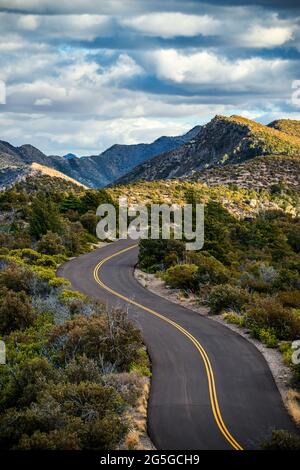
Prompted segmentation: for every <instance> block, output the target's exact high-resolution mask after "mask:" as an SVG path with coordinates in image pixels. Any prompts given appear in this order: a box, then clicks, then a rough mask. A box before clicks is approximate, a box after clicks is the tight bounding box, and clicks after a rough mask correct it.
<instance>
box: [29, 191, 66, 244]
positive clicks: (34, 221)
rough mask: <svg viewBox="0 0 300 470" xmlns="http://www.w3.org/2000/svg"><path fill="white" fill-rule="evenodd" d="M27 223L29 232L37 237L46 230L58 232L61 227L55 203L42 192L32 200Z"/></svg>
mask: <svg viewBox="0 0 300 470" xmlns="http://www.w3.org/2000/svg"><path fill="white" fill-rule="evenodd" d="M29 223H30V233H31V235H32V236H34V237H35V238H37V239H39V238H41V237H42V235H45V234H46V233H47V232H48V231H52V232H57V233H59V232H60V231H61V229H62V221H61V219H60V217H59V212H58V210H57V207H56V206H55V203H54V202H53V200H52V199H51V198H50V197H48V196H45V195H44V194H42V193H39V194H38V196H37V197H36V198H34V200H33V201H32V205H31V215H30V220H29Z"/></svg>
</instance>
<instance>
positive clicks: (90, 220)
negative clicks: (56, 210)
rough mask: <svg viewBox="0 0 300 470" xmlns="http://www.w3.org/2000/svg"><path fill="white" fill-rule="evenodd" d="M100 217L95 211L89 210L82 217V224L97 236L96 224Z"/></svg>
mask: <svg viewBox="0 0 300 470" xmlns="http://www.w3.org/2000/svg"><path fill="white" fill-rule="evenodd" d="M98 221H99V217H98V216H97V215H96V213H95V212H93V211H88V212H86V213H85V214H83V215H82V216H81V217H80V222H81V224H82V226H83V227H84V228H85V229H86V230H87V231H88V232H89V233H90V234H92V235H95V236H96V226H97V223H98Z"/></svg>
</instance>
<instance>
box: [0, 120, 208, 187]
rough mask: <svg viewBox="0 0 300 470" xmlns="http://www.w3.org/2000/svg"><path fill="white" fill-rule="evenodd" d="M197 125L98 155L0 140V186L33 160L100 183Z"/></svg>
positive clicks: (85, 182)
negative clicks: (46, 149)
mask: <svg viewBox="0 0 300 470" xmlns="http://www.w3.org/2000/svg"><path fill="white" fill-rule="evenodd" d="M200 129H201V127H200V126H196V127H194V128H193V129H191V130H190V131H189V132H187V133H186V134H184V135H182V136H175V137H160V138H159V139H157V140H155V141H154V142H152V143H150V144H136V145H113V146H112V147H110V148H109V149H107V150H106V151H105V152H103V153H101V154H99V155H94V156H86V157H82V158H77V157H76V156H75V155H73V154H67V155H66V156H64V157H60V156H56V155H50V156H47V155H45V154H44V153H43V152H41V151H40V150H39V149H37V148H35V147H33V146H32V145H29V144H26V145H22V146H20V147H14V146H13V145H11V144H10V143H8V142H5V141H0V187H1V186H3V184H9V183H10V181H11V180H13V178H14V177H16V176H17V175H18V172H24V171H25V169H26V165H31V164H32V163H38V164H40V165H43V166H47V167H49V168H53V169H55V170H57V171H59V172H61V173H64V174H65V175H67V176H69V177H70V178H73V179H74V180H76V181H78V182H79V183H81V184H83V185H85V186H88V187H92V188H99V187H103V186H106V185H108V184H110V183H112V182H113V181H114V180H115V179H117V178H119V177H120V176H122V175H123V174H125V173H127V172H128V171H129V170H131V169H132V168H134V167H135V166H136V165H138V164H139V163H141V162H143V161H145V160H146V159H148V158H152V157H153V156H156V155H158V154H160V153H163V152H166V151H169V150H173V149H175V148H176V147H178V146H180V145H182V144H183V143H185V142H187V141H189V140H190V139H192V138H193V137H194V136H195V135H196V134H197V133H198V132H199V131H200ZM8 174H9V175H10V177H8Z"/></svg>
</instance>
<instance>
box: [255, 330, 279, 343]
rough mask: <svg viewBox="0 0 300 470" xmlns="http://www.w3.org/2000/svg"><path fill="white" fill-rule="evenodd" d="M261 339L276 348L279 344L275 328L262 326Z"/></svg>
mask: <svg viewBox="0 0 300 470" xmlns="http://www.w3.org/2000/svg"><path fill="white" fill-rule="evenodd" d="M259 339H260V340H261V341H262V342H263V343H264V344H265V345H266V346H267V347H268V348H276V347H277V346H278V339H277V337H276V334H275V333H274V330H272V329H271V328H262V329H261V330H260V331H259Z"/></svg>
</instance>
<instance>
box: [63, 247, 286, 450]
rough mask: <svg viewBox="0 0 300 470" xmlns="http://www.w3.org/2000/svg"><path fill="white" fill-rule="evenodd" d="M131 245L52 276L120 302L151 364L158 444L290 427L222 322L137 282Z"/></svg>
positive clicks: (259, 360) (212, 445)
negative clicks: (137, 329)
mask: <svg viewBox="0 0 300 470" xmlns="http://www.w3.org/2000/svg"><path fill="white" fill-rule="evenodd" d="M137 257H138V248H137V246H136V245H134V244H133V242H132V241H129V240H128V241H127V240H122V241H118V242H116V243H112V244H109V245H107V246H105V247H102V248H99V249H97V250H95V251H93V252H92V253H88V254H84V255H82V256H80V257H79V258H75V259H72V260H71V261H69V262H67V263H66V264H64V265H63V266H61V267H60V269H59V271H58V274H59V275H60V276H63V277H65V278H67V279H69V280H70V281H71V283H72V286H73V287H74V288H75V289H76V290H78V291H81V292H83V293H85V294H88V295H90V296H93V297H97V298H100V299H102V300H104V301H106V302H107V303H108V305H110V306H126V308H127V309H128V314H129V316H130V318H131V319H132V320H133V321H134V322H136V323H137V324H138V325H139V326H140V328H141V329H142V332H143V337H144V341H145V343H146V345H147V348H148V351H149V354H150V357H151V362H152V383H151V393H150V400H149V408H148V432H149V435H150V437H151V439H152V441H153V443H154V445H155V446H156V447H157V448H158V449H164V450H168V449H180V450H184V449H199V450H201V449H236V450H242V449H255V448H259V446H260V443H261V442H262V440H264V439H266V438H267V437H269V436H270V434H271V431H272V430H273V429H287V430H290V431H292V432H293V431H295V429H294V425H293V423H292V422H291V420H290V418H289V416H288V414H287V412H286V410H285V408H284V405H283V403H282V400H281V396H280V394H279V392H278V389H277V387H276V385H275V382H274V380H273V377H272V375H271V372H270V370H269V368H268V365H267V363H266V362H265V360H264V358H263V356H262V355H261V354H260V352H259V351H258V350H257V349H256V348H255V346H254V345H252V344H250V343H249V342H248V341H247V340H246V339H244V338H243V337H241V336H239V335H238V334H236V333H235V332H233V331H231V330H229V329H228V328H226V327H225V326H223V325H221V324H219V323H216V322H214V321H212V320H210V319H209V318H206V317H202V316H200V315H199V314H198V313H196V312H193V311H191V310H188V309H186V308H184V307H182V306H180V305H177V304H174V303H172V302H170V301H167V300H165V299H163V298H161V297H159V296H157V295H155V294H153V293H151V292H149V291H148V290H146V289H145V288H144V287H143V286H141V285H140V284H139V283H138V282H137V281H136V280H135V278H134V274H133V271H134V266H135V264H136V262H137Z"/></svg>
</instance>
